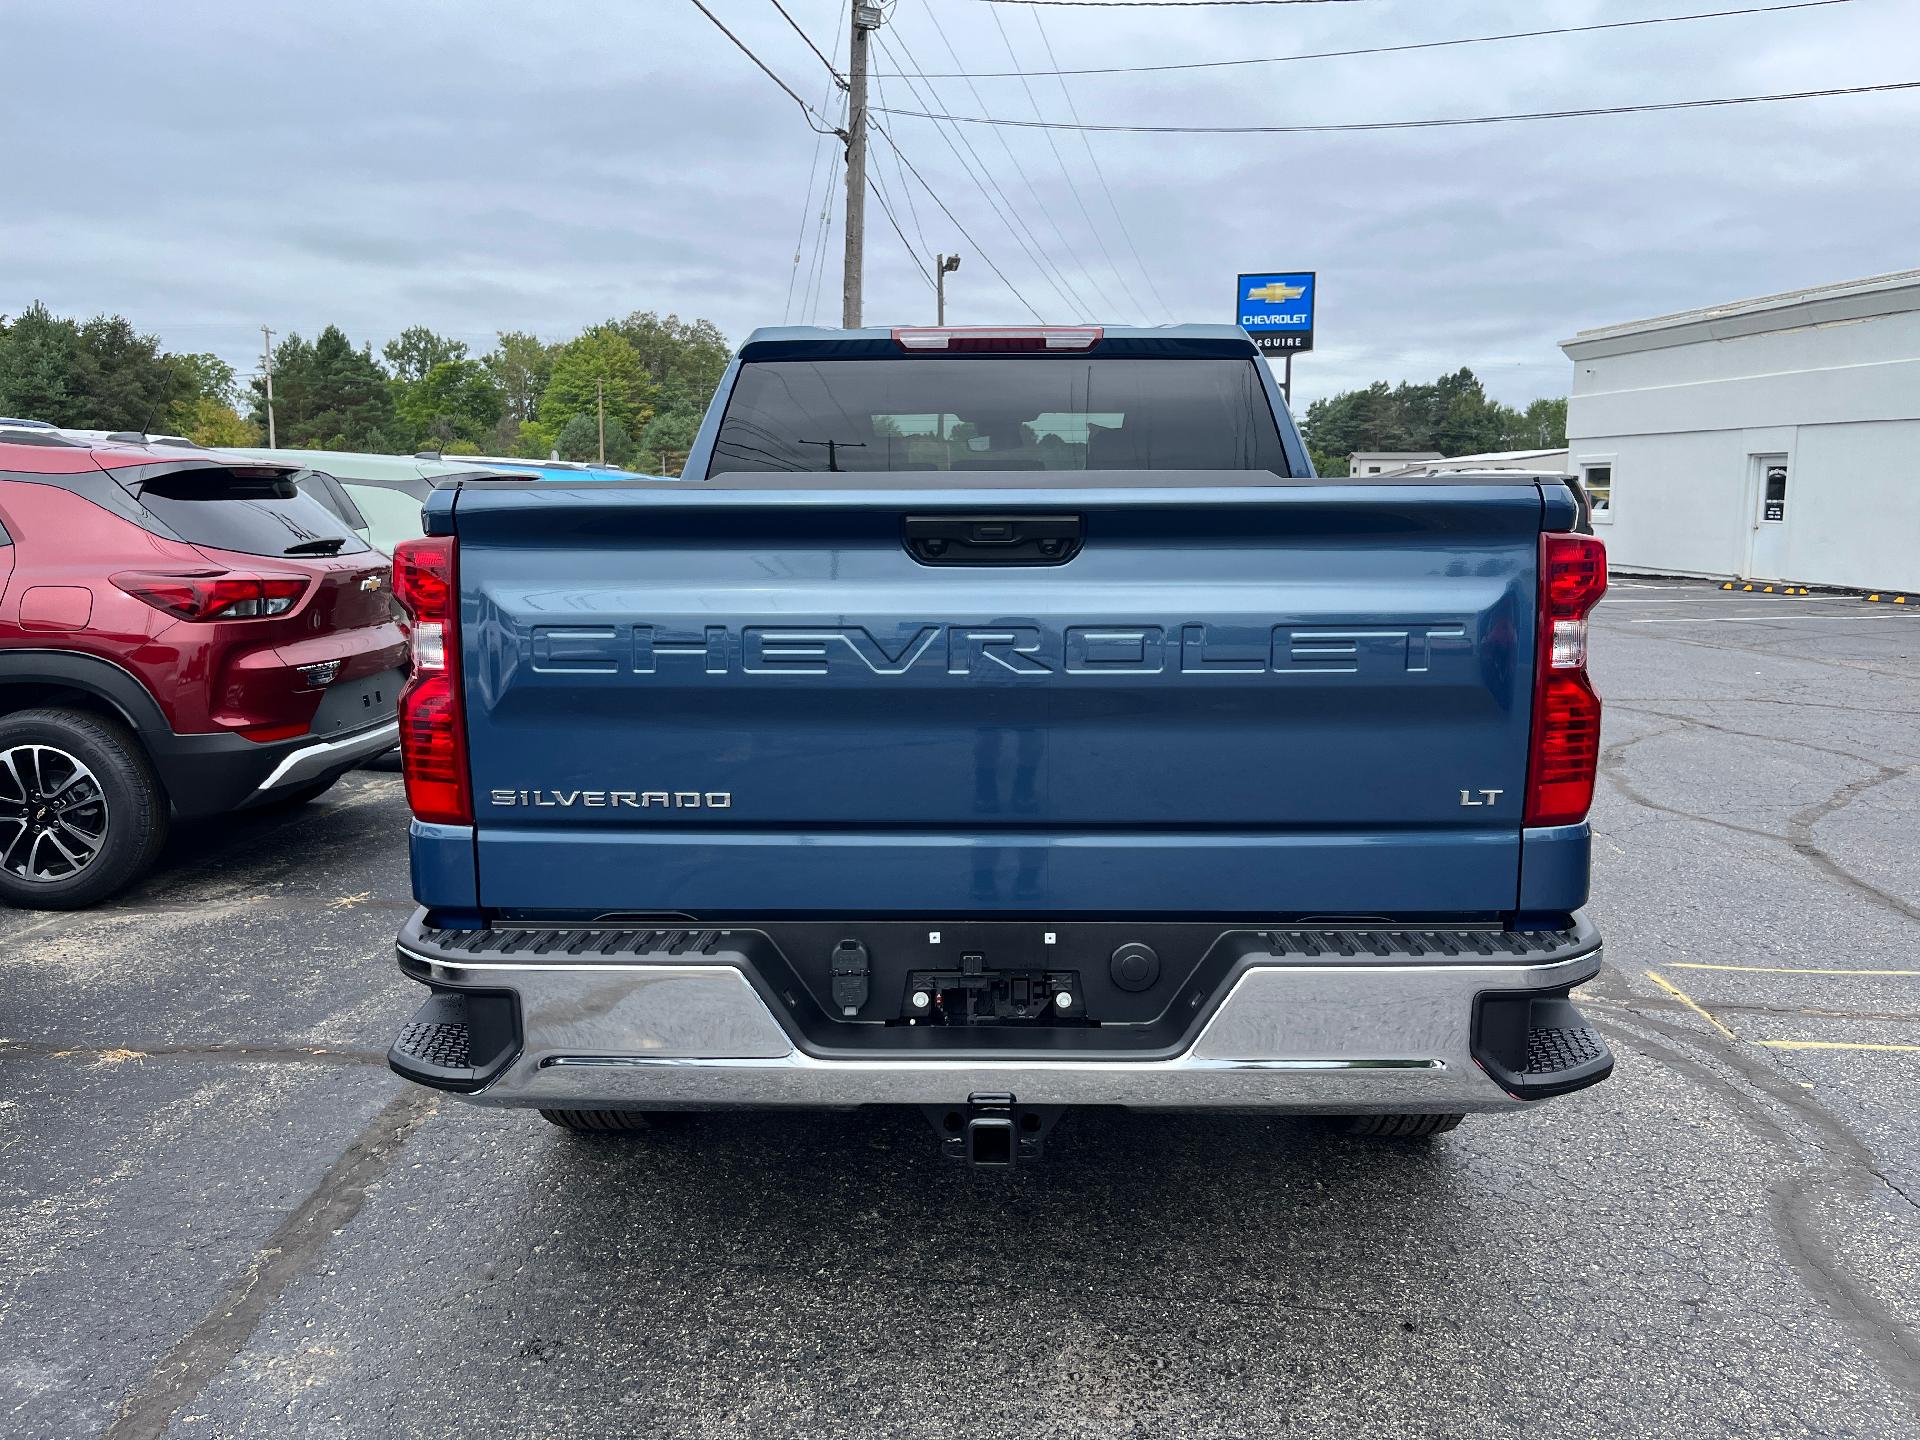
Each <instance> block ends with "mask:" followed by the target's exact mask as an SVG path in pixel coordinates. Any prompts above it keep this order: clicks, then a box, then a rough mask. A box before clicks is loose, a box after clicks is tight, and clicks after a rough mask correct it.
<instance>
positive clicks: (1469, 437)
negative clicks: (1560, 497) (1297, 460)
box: [1300, 367, 1567, 476]
mask: <svg viewBox="0 0 1920 1440" xmlns="http://www.w3.org/2000/svg"><path fill="white" fill-rule="evenodd" d="M1300 430H1301V434H1302V436H1303V438H1305V440H1306V442H1307V449H1308V450H1309V451H1311V452H1312V455H1313V467H1314V469H1315V470H1317V471H1318V472H1319V473H1320V474H1322V475H1336V476H1337V475H1345V474H1346V473H1347V457H1348V456H1349V455H1351V454H1352V453H1353V452H1354V451H1356V450H1390V451H1418V450H1436V451H1438V452H1439V453H1440V454H1442V455H1482V454H1485V453H1487V452H1488V451H1494V450H1557V449H1559V448H1560V447H1561V446H1563V445H1565V444H1566V443H1567V402H1566V400H1565V399H1564V398H1557V399H1542V400H1535V401H1534V402H1533V403H1532V404H1530V405H1528V406H1527V407H1526V408H1525V409H1524V410H1516V409H1514V408H1513V407H1512V406H1511V405H1502V404H1501V403H1500V402H1499V401H1498V400H1493V399H1490V398H1489V397H1488V395H1487V392H1486V387H1485V386H1483V385H1482V384H1481V383H1480V379H1479V377H1478V376H1477V375H1475V374H1474V373H1473V371H1471V370H1468V369H1466V368H1464V367H1463V368H1461V369H1459V370H1456V371H1454V372H1453V373H1452V374H1451V375H1442V376H1441V377H1440V378H1439V379H1438V380H1435V381H1432V382H1431V383H1428V384H1424V385H1421V384H1414V383H1411V382H1408V381H1405V380H1403V381H1401V382H1400V383H1399V384H1398V385H1389V384H1387V382H1386V381H1384V380H1376V381H1374V383H1373V384H1371V385H1369V386H1367V387H1366V389H1364V390H1347V391H1343V392H1342V393H1340V394H1338V395H1334V396H1331V397H1329V398H1328V399H1325V400H1316V401H1314V402H1313V403H1312V404H1311V405H1309V406H1308V407H1307V413H1306V416H1305V418H1304V419H1303V420H1302V422H1301V425H1300Z"/></svg>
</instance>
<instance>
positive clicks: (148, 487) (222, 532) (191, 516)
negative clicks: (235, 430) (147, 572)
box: [140, 469, 367, 555]
mask: <svg viewBox="0 0 1920 1440" xmlns="http://www.w3.org/2000/svg"><path fill="white" fill-rule="evenodd" d="M140 504H141V506H142V507H143V508H145V509H146V510H147V511H148V512H149V513H151V514H152V515H153V516H154V517H155V518H156V519H158V520H159V521H160V523H161V524H163V525H165V526H166V527H167V529H168V530H170V531H172V532H173V533H174V534H175V535H177V536H179V537H180V539H182V540H185V541H186V542H187V543H188V544H189V545H207V546H211V547H212V548H213V549H216V550H234V551H238V552H239V553H240V554H242V555H351V554H356V553H358V552H359V551H362V550H365V549H366V548H367V547H366V546H365V545H364V544H363V543H361V540H360V537H359V536H357V535H355V534H354V533H353V531H352V530H351V529H349V528H348V526H347V523H346V522H345V521H344V520H342V519H341V518H340V517H339V516H338V515H336V514H334V513H333V511H331V510H329V509H328V508H327V507H326V506H325V505H323V504H321V503H320V501H318V500H316V499H315V498H314V497H313V496H311V495H308V494H305V493H304V492H303V491H301V489H300V488H299V486H297V485H296V484H294V481H293V477H292V476H291V475H287V474H284V473H282V472H281V471H278V470H219V469H195V470H181V471H176V472H175V473H173V474H171V475H157V476H155V477H154V478H152V479H151V480H148V481H146V482H145V483H143V484H142V485H141V486H140Z"/></svg>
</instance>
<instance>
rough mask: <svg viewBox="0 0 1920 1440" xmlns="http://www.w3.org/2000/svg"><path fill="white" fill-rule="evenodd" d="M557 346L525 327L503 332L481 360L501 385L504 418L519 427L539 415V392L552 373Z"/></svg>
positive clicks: (544, 386) (545, 386)
mask: <svg viewBox="0 0 1920 1440" xmlns="http://www.w3.org/2000/svg"><path fill="white" fill-rule="evenodd" d="M557 348H558V347H557V346H553V345H549V344H547V343H546V342H545V341H544V340H542V339H540V338H539V337H538V336H536V335H529V334H527V333H526V332H525V331H522V330H502V331H501V332H500V339H499V342H498V343H497V344H496V345H495V346H494V347H493V349H492V350H490V351H488V352H487V355H486V357H485V358H484V359H483V360H482V361H481V363H482V364H483V365H485V366H486V367H487V373H488V374H490V375H492V376H493V383H494V384H495V385H497V386H498V387H499V388H500V402H501V406H502V410H503V414H502V417H501V418H502V420H503V421H510V422H512V424H513V425H514V426H515V427H516V429H517V428H518V426H519V424H520V422H521V421H523V420H532V419H536V418H537V417H538V416H539V414H540V396H541V394H542V393H543V392H544V391H545V390H546V388H547V379H548V377H549V376H551V375H552V374H553V352H554V351H555V349H557Z"/></svg>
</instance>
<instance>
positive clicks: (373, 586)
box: [360, 575, 387, 590]
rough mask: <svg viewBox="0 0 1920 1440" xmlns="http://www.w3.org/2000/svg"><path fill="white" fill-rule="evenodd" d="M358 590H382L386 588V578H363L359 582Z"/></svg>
mask: <svg viewBox="0 0 1920 1440" xmlns="http://www.w3.org/2000/svg"><path fill="white" fill-rule="evenodd" d="M360 588H361V589H362V590H384V589H386V588H387V577H386V576H384V575H367V576H363V577H362V578H361V581H360Z"/></svg>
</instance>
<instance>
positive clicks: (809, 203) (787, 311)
mask: <svg viewBox="0 0 1920 1440" xmlns="http://www.w3.org/2000/svg"><path fill="white" fill-rule="evenodd" d="M826 141H827V137H826V136H825V135H816V136H814V137H813V160H812V163H811V164H809V165H808V166H807V193H806V194H805V195H803V196H802V197H801V199H800V233H799V234H798V235H796V236H794V237H793V268H792V269H791V270H790V271H788V272H787V303H786V304H785V305H784V306H782V307H781V310H780V323H781V324H782V325H784V324H786V323H787V319H788V317H789V316H790V315H791V314H792V313H793V285H794V281H795V280H797V279H799V277H800V252H801V251H802V250H804V249H805V248H806V245H807V221H808V220H810V219H811V218H812V217H813V182H814V179H815V177H816V176H818V175H819V173H820V147H821V146H822V145H824V144H826ZM827 174H828V177H829V178H828V185H829V187H831V185H832V178H831V177H832V174H833V172H832V170H831V169H829V170H828V172H827Z"/></svg>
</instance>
